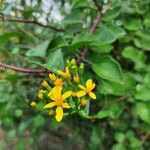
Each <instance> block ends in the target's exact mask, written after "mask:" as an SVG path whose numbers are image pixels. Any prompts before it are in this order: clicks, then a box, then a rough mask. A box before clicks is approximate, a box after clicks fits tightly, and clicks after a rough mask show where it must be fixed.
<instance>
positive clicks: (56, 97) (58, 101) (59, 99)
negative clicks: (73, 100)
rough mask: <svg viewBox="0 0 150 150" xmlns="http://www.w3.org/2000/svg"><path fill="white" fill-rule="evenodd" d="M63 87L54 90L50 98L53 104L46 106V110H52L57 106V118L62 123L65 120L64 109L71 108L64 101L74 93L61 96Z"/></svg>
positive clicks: (70, 92)
mask: <svg viewBox="0 0 150 150" xmlns="http://www.w3.org/2000/svg"><path fill="white" fill-rule="evenodd" d="M61 91H62V87H56V88H54V90H53V92H52V94H51V95H50V98H51V99H52V100H53V102H50V103H48V104H46V105H45V106H44V108H52V107H54V106H56V115H55V118H56V120H57V121H58V122H60V121H61V120H62V118H63V108H71V106H70V105H69V104H68V103H67V102H64V100H65V99H66V98H68V97H70V96H71V95H72V91H67V92H65V93H64V94H61Z"/></svg>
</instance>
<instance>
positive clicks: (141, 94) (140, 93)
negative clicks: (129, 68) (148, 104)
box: [135, 84, 150, 101]
mask: <svg viewBox="0 0 150 150" xmlns="http://www.w3.org/2000/svg"><path fill="white" fill-rule="evenodd" d="M135 98H136V99H139V100H143V101H150V87H147V86H146V85H145V84H138V85H137V86H136V92H135Z"/></svg>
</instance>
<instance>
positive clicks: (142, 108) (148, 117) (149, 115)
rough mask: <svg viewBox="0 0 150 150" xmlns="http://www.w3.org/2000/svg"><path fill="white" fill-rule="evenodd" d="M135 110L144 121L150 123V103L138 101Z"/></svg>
mask: <svg viewBox="0 0 150 150" xmlns="http://www.w3.org/2000/svg"><path fill="white" fill-rule="evenodd" d="M135 110H136V113H137V115H138V116H139V117H140V118H141V119H142V120H143V121H145V122H147V123H149V124H150V103H142V102H139V103H136V105H135Z"/></svg>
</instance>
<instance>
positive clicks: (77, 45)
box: [0, 0, 150, 150]
mask: <svg viewBox="0 0 150 150" xmlns="http://www.w3.org/2000/svg"><path fill="white" fill-rule="evenodd" d="M95 2H96V3H95ZM98 6H100V7H101V8H103V10H102V12H101V13H102V15H101V18H100V24H99V25H98V27H97V30H96V31H95V33H94V34H93V35H91V34H89V33H88V30H89V29H90V28H91V26H92V25H93V22H94V19H95V18H96V16H97V15H98V13H99V12H98V10H97V8H98ZM23 19H24V20H23ZM85 45H87V46H88V47H89V48H90V52H89V55H88V57H87V59H85V60H84V61H85V64H87V66H86V68H87V69H86V71H85V72H86V75H89V76H92V77H93V78H94V79H95V81H96V83H97V88H96V92H97V97H98V98H97V101H96V102H95V103H93V104H92V105H91V108H90V109H91V111H92V113H94V114H97V117H98V119H92V120H88V119H85V118H84V117H83V118H82V117H81V116H79V115H72V116H67V117H64V120H63V122H61V123H57V122H56V121H55V119H53V117H51V116H48V115H47V114H46V113H45V112H43V111H42V112H41V111H38V110H35V109H33V108H32V107H31V106H30V103H31V102H32V101H33V100H35V101H38V99H37V91H38V90H39V89H40V88H41V85H40V83H41V81H42V80H43V79H47V77H48V74H28V73H19V72H16V71H14V70H9V69H6V68H4V67H1V66H0V150H64V149H66V150H75V149H76V150H149V149H150V65H149V63H150V61H149V60H150V59H149V58H150V0H97V1H94V0H93V1H92V0H4V1H3V0H1V1H0V62H3V63H6V64H10V65H14V66H17V67H26V68H43V67H44V68H47V69H50V70H52V71H55V70H56V68H59V66H57V62H58V64H59V63H60V62H62V60H63V61H65V60H67V59H71V58H76V57H78V56H79V54H80V52H81V51H82V50H83V47H84V46H85ZM59 50H61V53H60V51H59ZM102 56H104V57H102ZM101 57H102V58H104V59H100V58H101ZM99 60H102V62H104V64H106V67H105V65H103V64H101V62H99ZM89 62H90V63H89ZM93 62H94V64H96V65H95V67H92V69H91V67H90V64H91V63H93ZM92 65H93V64H92ZM99 66H100V67H102V69H103V70H102V72H100V69H101V68H99ZM103 67H104V68H103ZM107 67H108V69H107ZM105 69H106V75H107V76H106V77H105V74H103V72H104V71H105ZM111 69H112V70H111ZM118 72H119V73H118ZM120 80H123V84H120Z"/></svg>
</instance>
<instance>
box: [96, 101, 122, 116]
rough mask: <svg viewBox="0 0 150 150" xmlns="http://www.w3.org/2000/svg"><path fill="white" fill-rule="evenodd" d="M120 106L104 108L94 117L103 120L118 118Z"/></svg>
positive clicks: (112, 105) (111, 105)
mask: <svg viewBox="0 0 150 150" xmlns="http://www.w3.org/2000/svg"><path fill="white" fill-rule="evenodd" d="M123 108H124V107H123V105H122V104H117V103H116V104H110V105H109V106H107V107H105V108H104V109H103V110H101V111H99V112H98V113H97V114H96V115H95V117H96V118H99V119H103V118H106V117H111V118H118V117H119V116H120V114H121V113H122V111H123Z"/></svg>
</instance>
